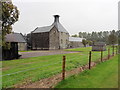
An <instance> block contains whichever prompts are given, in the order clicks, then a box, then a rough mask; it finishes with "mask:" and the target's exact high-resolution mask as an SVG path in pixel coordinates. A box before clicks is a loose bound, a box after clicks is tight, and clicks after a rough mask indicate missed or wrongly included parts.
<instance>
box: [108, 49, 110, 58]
mask: <svg viewBox="0 0 120 90" xmlns="http://www.w3.org/2000/svg"><path fill="white" fill-rule="evenodd" d="M108 59H110V48H108Z"/></svg>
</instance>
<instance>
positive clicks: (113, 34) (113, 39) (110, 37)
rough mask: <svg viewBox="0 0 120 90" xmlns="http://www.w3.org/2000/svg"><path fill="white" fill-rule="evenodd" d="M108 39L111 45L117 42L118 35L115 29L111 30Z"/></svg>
mask: <svg viewBox="0 0 120 90" xmlns="http://www.w3.org/2000/svg"><path fill="white" fill-rule="evenodd" d="M108 41H109V44H110V45H114V44H116V43H117V36H116V35H115V30H113V31H111V33H110V35H109V36H108Z"/></svg>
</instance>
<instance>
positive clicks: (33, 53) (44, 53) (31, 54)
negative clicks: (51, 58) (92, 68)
mask: <svg viewBox="0 0 120 90" xmlns="http://www.w3.org/2000/svg"><path fill="white" fill-rule="evenodd" d="M67 53H78V52H77V51H63V50H46V51H30V52H19V54H20V55H22V56H21V57H20V58H29V57H38V56H48V55H56V54H67Z"/></svg>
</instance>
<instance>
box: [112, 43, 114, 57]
mask: <svg viewBox="0 0 120 90" xmlns="http://www.w3.org/2000/svg"><path fill="white" fill-rule="evenodd" d="M112 55H113V56H114V45H113V54H112Z"/></svg>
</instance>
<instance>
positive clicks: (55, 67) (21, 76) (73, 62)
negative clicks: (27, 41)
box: [1, 47, 112, 88]
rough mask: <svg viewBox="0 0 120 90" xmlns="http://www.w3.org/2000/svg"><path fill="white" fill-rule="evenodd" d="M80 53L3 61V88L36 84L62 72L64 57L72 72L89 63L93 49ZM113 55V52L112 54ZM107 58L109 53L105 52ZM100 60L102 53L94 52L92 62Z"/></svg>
mask: <svg viewBox="0 0 120 90" xmlns="http://www.w3.org/2000/svg"><path fill="white" fill-rule="evenodd" d="M78 49H79V50H80V51H83V52H78V53H70V54H62V55H50V56H40V57H31V58H26V59H18V60H10V61H1V62H2V67H1V68H2V69H1V70H2V75H3V76H2V77H1V78H2V80H3V83H2V87H3V88H7V87H14V85H16V84H20V83H25V82H35V81H38V80H40V79H42V78H47V77H50V76H52V75H55V74H57V73H60V72H61V71H62V56H63V55H65V56H66V70H71V69H74V68H77V67H79V66H82V65H85V64H87V63H88V54H89V51H90V50H91V48H89V49H88V47H87V48H77V50H78ZM74 50H75V49H74ZM111 53H112V52H111ZM103 54H104V56H107V51H104V53H103ZM98 59H100V52H92V61H96V60H98Z"/></svg>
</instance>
